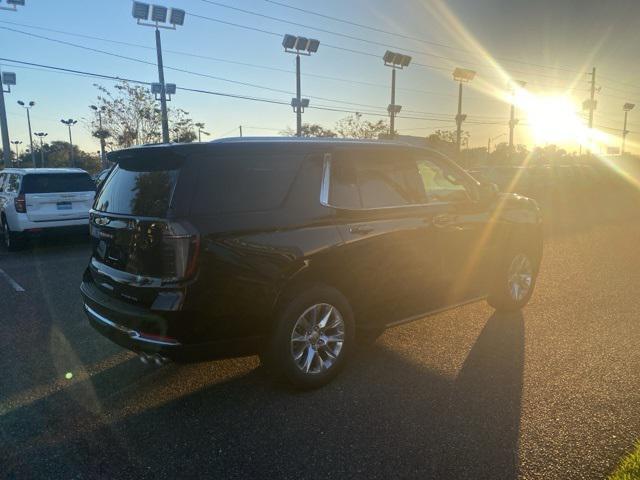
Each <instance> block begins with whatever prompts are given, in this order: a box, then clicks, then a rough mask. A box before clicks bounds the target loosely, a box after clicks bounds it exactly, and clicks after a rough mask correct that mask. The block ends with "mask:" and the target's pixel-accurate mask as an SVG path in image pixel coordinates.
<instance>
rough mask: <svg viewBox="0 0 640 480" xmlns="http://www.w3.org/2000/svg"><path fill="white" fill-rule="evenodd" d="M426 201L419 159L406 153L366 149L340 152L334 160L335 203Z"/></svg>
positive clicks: (359, 205)
mask: <svg viewBox="0 0 640 480" xmlns="http://www.w3.org/2000/svg"><path fill="white" fill-rule="evenodd" d="M425 201H426V199H425V196H424V188H423V186H422V182H421V178H420V175H419V173H418V168H417V166H416V163H415V161H413V160H411V159H410V158H408V157H406V156H404V155H402V153H395V152H390V153H388V154H386V153H385V154H381V153H380V152H379V151H370V152H366V151H364V152H357V153H350V154H349V155H348V156H347V155H337V156H334V158H333V159H332V161H331V181H330V189H329V204H331V205H334V206H336V207H341V208H382V207H397V206H404V205H416V204H422V203H425Z"/></svg>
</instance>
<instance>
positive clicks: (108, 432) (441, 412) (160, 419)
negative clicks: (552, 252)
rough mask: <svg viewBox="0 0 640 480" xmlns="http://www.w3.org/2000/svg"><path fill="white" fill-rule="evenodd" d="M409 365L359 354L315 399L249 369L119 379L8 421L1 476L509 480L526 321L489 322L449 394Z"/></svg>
mask: <svg viewBox="0 0 640 480" xmlns="http://www.w3.org/2000/svg"><path fill="white" fill-rule="evenodd" d="M461 328H464V327H463V324H462V323H461ZM387 335H394V333H393V332H389V333H387ZM405 353H406V352H402V351H398V352H396V351H394V350H392V349H390V348H387V347H385V346H384V345H382V344H381V343H378V344H375V345H374V346H372V347H369V348H361V349H360V350H359V351H358V352H357V354H356V355H355V356H354V359H353V362H352V364H351V366H350V367H349V368H348V369H347V370H346V371H345V372H344V373H343V375H341V376H340V377H339V378H338V379H336V381H334V382H333V383H331V384H330V385H328V386H326V387H325V388H322V389H319V390H315V391H311V392H296V391H292V390H291V389H289V388H288V387H286V386H282V385H274V384H273V382H272V381H271V380H270V379H269V378H267V377H266V376H265V375H264V373H263V372H262V369H260V368H256V365H257V362H256V360H255V358H249V359H241V360H235V361H232V362H235V363H234V364H232V365H231V366H230V365H229V363H227V362H211V363H207V364H202V365H200V366H198V367H194V366H180V367H170V368H167V369H165V370H159V371H155V373H145V374H144V378H141V380H140V382H139V383H138V384H132V383H131V378H130V377H128V378H126V377H127V376H125V378H126V380H125V378H123V377H121V376H120V375H122V369H123V368H125V366H126V364H123V365H120V366H119V367H117V368H115V369H113V370H107V371H105V372H102V373H100V374H98V375H96V376H94V377H91V379H90V380H89V381H87V382H86V383H87V384H88V385H85V386H84V388H85V389H86V388H90V389H91V395H90V396H87V395H84V397H83V402H77V400H76V398H75V396H78V395H79V393H78V392H74V391H73V390H67V391H63V392H57V393H55V394H53V395H50V396H48V397H46V398H43V399H42V400H39V401H36V402H33V403H31V404H29V405H26V406H23V407H18V408H14V409H13V410H11V411H10V412H8V413H6V414H5V415H3V416H0V425H1V426H2V428H0V431H2V432H4V433H3V434H2V436H0V439H1V440H2V443H3V444H5V445H10V446H11V448H10V449H7V451H8V452H10V453H9V455H8V457H6V461H7V462H8V463H6V464H5V465H6V467H5V471H4V472H3V471H2V470H3V469H0V473H1V474H2V475H6V476H9V477H11V476H15V477H22V476H38V472H47V474H48V475H52V476H55V477H71V476H88V477H90V478H93V477H97V478H115V477H118V478H150V477H153V478H158V477H162V478H165V477H170V478H175V477H181V478H184V477H202V476H206V477H207V478H265V477H271V478H301V477H304V478H420V479H424V478H474V479H479V478H491V479H494V478H515V477H516V476H517V472H518V453H517V452H518V436H519V425H520V404H521V397H522V372H523V364H524V322H523V318H522V316H521V315H520V314H509V315H499V314H494V315H492V316H491V317H490V318H488V320H487V322H486V325H485V326H484V328H483V330H482V332H481V333H480V335H479V336H478V338H477V341H476V342H475V344H474V346H473V347H472V348H471V350H470V352H469V354H468V356H467V358H466V360H465V362H464V364H463V366H462V368H461V370H460V372H459V374H458V375H457V377H456V378H455V379H454V380H451V379H448V378H446V377H444V376H443V375H440V374H438V373H436V372H434V371H432V370H430V369H427V368H425V367H423V366H421V365H419V364H416V363H415V361H411V360H409V359H408V358H407V357H406V356H405ZM232 367H233V368H232ZM209 368H210V369H211V370H210V371H207V369H209ZM214 369H215V370H214ZM234 372H235V373H234ZM203 374H204V375H205V376H207V378H208V381H206V382H203V381H202V377H201V375H203ZM119 379H121V380H119ZM119 381H120V382H121V383H122V384H123V385H121V386H120V387H118V382H119ZM78 388H80V387H78ZM118 390H120V391H118ZM91 402H94V403H93V404H91ZM5 435H6V436H5Z"/></svg>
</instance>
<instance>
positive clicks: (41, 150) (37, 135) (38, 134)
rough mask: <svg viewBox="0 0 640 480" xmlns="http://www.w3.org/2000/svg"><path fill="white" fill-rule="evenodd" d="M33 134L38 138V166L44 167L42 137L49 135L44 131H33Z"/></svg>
mask: <svg viewBox="0 0 640 480" xmlns="http://www.w3.org/2000/svg"><path fill="white" fill-rule="evenodd" d="M33 134H34V135H35V136H36V137H38V138H40V167H41V168H44V143H43V140H44V137H46V136H47V135H49V134H48V133H45V132H33Z"/></svg>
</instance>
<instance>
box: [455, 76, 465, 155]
mask: <svg viewBox="0 0 640 480" xmlns="http://www.w3.org/2000/svg"><path fill="white" fill-rule="evenodd" d="M463 121H464V118H462V82H460V84H459V86H458V114H457V115H456V148H457V149H458V153H460V138H461V136H462V122H463Z"/></svg>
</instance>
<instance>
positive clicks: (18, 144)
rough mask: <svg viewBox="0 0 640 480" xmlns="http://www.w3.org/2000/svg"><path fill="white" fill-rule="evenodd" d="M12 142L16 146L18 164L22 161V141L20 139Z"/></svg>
mask: <svg viewBox="0 0 640 480" xmlns="http://www.w3.org/2000/svg"><path fill="white" fill-rule="evenodd" d="M11 143H12V144H14V145H15V146H16V164H17V163H19V162H20V145H22V142H21V141H20V140H13V141H11Z"/></svg>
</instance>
